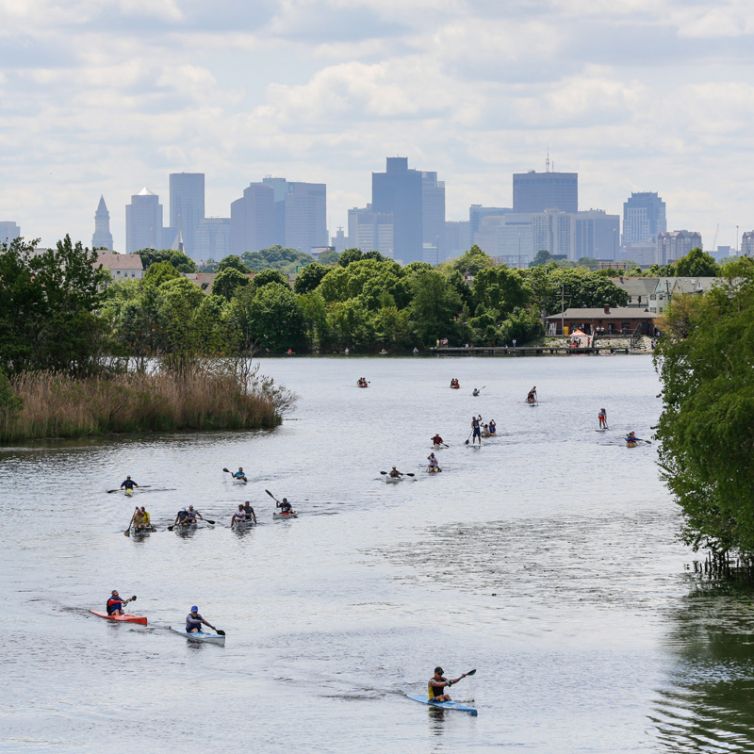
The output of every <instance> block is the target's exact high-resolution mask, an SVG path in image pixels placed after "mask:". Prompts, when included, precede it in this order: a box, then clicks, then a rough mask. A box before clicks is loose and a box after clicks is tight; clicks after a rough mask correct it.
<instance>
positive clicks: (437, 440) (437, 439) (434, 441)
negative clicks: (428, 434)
mask: <svg viewBox="0 0 754 754" xmlns="http://www.w3.org/2000/svg"><path fill="white" fill-rule="evenodd" d="M432 444H433V445H444V444H445V441H444V440H443V439H442V437H440V435H439V434H437V435H435V436H434V437H433V438H432Z"/></svg>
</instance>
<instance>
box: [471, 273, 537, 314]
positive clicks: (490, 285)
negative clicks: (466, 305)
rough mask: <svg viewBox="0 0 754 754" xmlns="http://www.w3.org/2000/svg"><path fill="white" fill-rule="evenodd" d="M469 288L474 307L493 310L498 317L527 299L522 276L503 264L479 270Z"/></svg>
mask: <svg viewBox="0 0 754 754" xmlns="http://www.w3.org/2000/svg"><path fill="white" fill-rule="evenodd" d="M471 290H472V295H473V302H474V306H475V309H476V310H488V311H491V312H494V313H495V314H496V316H497V317H498V318H499V319H502V318H503V317H505V316H507V315H508V314H510V312H512V311H513V310H514V309H515V308H516V307H519V306H523V305H524V304H526V303H527V302H528V300H529V292H528V290H527V288H526V281H525V279H524V277H523V276H522V275H521V273H519V272H518V270H511V269H510V268H509V267H506V266H505V265H498V266H497V267H487V268H485V269H483V270H480V271H479V272H478V273H477V275H476V276H475V277H474V282H473V284H472V288H471Z"/></svg>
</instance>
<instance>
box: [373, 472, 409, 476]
mask: <svg viewBox="0 0 754 754" xmlns="http://www.w3.org/2000/svg"><path fill="white" fill-rule="evenodd" d="M389 473H390V472H389V471H381V472H380V474H382V475H387V474H389ZM398 473H399V474H400V475H401V476H416V474H412V473H411V472H410V471H399V472H398Z"/></svg>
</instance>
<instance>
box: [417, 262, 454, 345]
mask: <svg viewBox="0 0 754 754" xmlns="http://www.w3.org/2000/svg"><path fill="white" fill-rule="evenodd" d="M411 288H412V293H413V300H412V301H411V325H412V328H413V330H414V333H415V335H416V337H417V339H418V341H419V343H420V344H421V345H434V344H435V341H437V340H438V339H439V338H446V337H448V338H449V337H453V335H454V334H455V332H456V330H457V328H456V326H455V322H454V320H455V318H456V316H457V315H458V314H459V313H460V310H461V306H462V303H461V297H460V296H459V295H458V293H457V292H456V291H455V289H454V288H453V286H452V285H450V284H449V283H448V281H447V280H446V278H445V277H443V275H442V274H440V273H439V272H437V271H435V270H426V271H424V272H420V273H418V274H416V275H414V276H413V277H412V279H411Z"/></svg>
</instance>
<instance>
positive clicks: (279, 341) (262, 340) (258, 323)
mask: <svg viewBox="0 0 754 754" xmlns="http://www.w3.org/2000/svg"><path fill="white" fill-rule="evenodd" d="M249 293H251V289H249ZM245 294H246V290H244V291H243V292H242V293H241V294H240V296H239V298H241V297H243V296H244V295H245ZM247 314H248V329H249V333H250V335H251V338H252V341H253V343H254V344H255V345H256V347H257V348H261V349H263V350H265V351H270V352H272V353H282V352H284V351H287V350H288V349H289V348H293V349H294V350H298V349H299V348H302V347H303V346H304V344H305V332H304V317H303V313H302V312H301V309H300V307H299V303H298V300H297V298H296V294H295V293H293V291H292V290H291V289H290V288H289V287H288V285H287V284H286V285H282V284H280V283H269V284H267V285H265V286H263V287H262V288H260V289H258V290H256V291H254V292H253V296H252V298H251V300H250V301H249V302H248V304H247Z"/></svg>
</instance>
